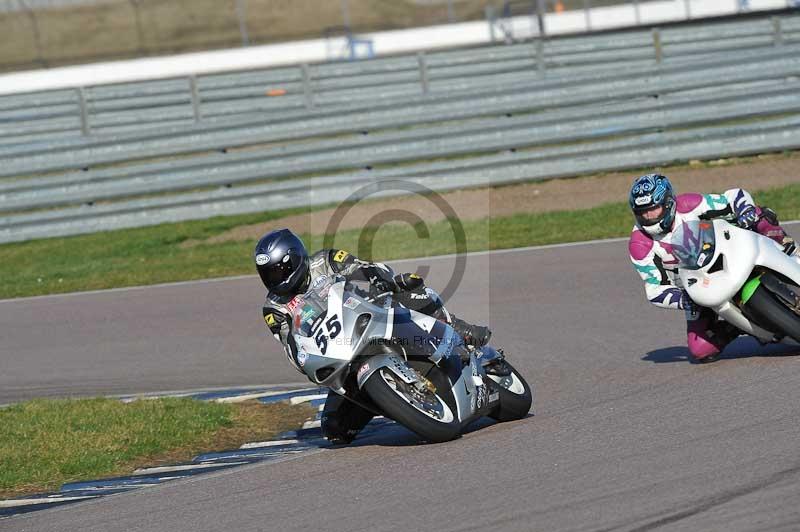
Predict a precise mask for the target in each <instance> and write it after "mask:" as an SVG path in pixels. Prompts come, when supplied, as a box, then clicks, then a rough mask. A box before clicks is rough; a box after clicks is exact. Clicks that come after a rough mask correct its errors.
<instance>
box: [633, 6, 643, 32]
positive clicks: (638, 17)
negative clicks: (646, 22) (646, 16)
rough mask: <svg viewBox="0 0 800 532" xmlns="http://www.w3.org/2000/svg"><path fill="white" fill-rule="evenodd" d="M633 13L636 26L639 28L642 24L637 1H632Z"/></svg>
mask: <svg viewBox="0 0 800 532" xmlns="http://www.w3.org/2000/svg"><path fill="white" fill-rule="evenodd" d="M633 12H634V14H635V16H636V25H637V26H640V25H641V24H642V12H641V10H640V9H639V0H633Z"/></svg>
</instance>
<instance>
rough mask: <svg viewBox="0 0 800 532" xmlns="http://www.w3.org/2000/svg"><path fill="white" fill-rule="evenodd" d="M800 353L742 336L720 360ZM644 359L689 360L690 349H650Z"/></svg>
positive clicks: (666, 361) (658, 360) (798, 349)
mask: <svg viewBox="0 0 800 532" xmlns="http://www.w3.org/2000/svg"><path fill="white" fill-rule="evenodd" d="M798 355H800V347H797V346H791V345H782V344H771V345H761V344H759V343H758V341H756V340H755V339H754V338H749V337H742V338H739V339H738V340H735V341H734V342H733V343H731V344H730V345H728V347H726V348H725V350H724V351H723V352H722V356H721V357H720V360H735V359H739V358H753V357H790V356H798ZM642 360H645V361H647V362H653V363H654V364H665V363H669V362H689V349H688V348H687V347H686V346H675V347H666V348H663V349H656V350H654V351H650V352H649V353H647V354H646V355H645V356H643V357H642Z"/></svg>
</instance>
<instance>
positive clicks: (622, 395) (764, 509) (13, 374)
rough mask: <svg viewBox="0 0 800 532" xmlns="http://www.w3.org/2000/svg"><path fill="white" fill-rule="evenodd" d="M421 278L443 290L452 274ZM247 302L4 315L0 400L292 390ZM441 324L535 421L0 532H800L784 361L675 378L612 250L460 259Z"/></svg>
mask: <svg viewBox="0 0 800 532" xmlns="http://www.w3.org/2000/svg"><path fill="white" fill-rule="evenodd" d="M430 264H431V265H432V271H431V274H430V275H429V276H428V279H429V282H430V284H431V285H432V286H441V285H443V284H444V283H445V282H446V281H447V280H448V278H449V274H450V270H451V269H452V268H451V266H452V261H451V260H436V261H432V262H431V263H430ZM400 266H401V267H402V268H403V269H408V270H410V269H413V268H412V267H411V265H410V264H408V263H405V264H401V265H400ZM256 283H257V281H256V280H255V279H244V280H233V281H230V282H218V283H205V284H190V285H183V286H175V287H168V288H164V287H161V288H152V289H144V290H137V291H128V292H117V293H109V294H93V295H79V296H70V297H65V298H47V299H38V300H28V301H21V302H17V303H2V304H0V317H1V320H2V325H0V330H2V331H3V332H2V334H3V338H2V345H3V351H4V354H3V356H2V364H3V368H2V371H0V375H2V377H0V378H2V381H0V387H2V390H3V392H2V393H3V396H2V397H3V398H5V399H6V400H9V399H14V398H19V397H24V396H27V395H28V394H30V393H48V394H64V393H76V394H82V393H87V392H91V393H95V392H100V391H116V392H123V391H134V390H135V391H138V390H151V389H157V388H159V387H160V388H162V389H163V388H179V387H200V386H207V385H221V384H225V383H231V384H233V383H235V384H242V383H249V382H254V381H256V382H270V381H276V382H277V381H280V382H285V381H287V380H295V381H296V380H297V377H296V376H295V374H294V372H293V370H291V369H290V368H288V364H287V362H286V361H285V360H284V359H283V358H282V357H283V355H282V354H280V351H279V350H278V349H277V348H276V346H272V345H271V344H270V343H268V339H267V338H265V335H264V332H263V331H262V330H261V327H262V325H261V323H260V316H259V311H258V304H259V302H260V301H259V299H260V293H259V291H258V290H257V284H256ZM449 307H450V308H451V309H453V310H454V311H456V312H457V313H459V314H460V315H462V316H463V317H465V318H466V319H471V320H474V321H479V320H481V321H482V320H486V321H488V322H489V323H490V324H491V326H492V328H493V330H494V339H493V340H494V341H493V343H494V344H495V345H497V346H502V347H504V348H505V349H506V352H507V353H508V354H509V357H510V360H511V361H512V362H513V363H514V364H515V365H516V366H517V367H518V368H519V369H520V370H521V372H522V373H523V374H524V375H526V376H527V378H528V380H529V381H530V383H531V384H533V385H534V387H535V404H534V413H535V415H533V416H530V417H528V418H527V419H524V420H521V421H518V422H512V423H505V424H488V423H486V424H484V426H483V427H481V428H479V429H478V430H474V431H472V432H470V433H468V434H466V435H465V436H464V437H463V438H461V439H459V440H457V441H453V442H449V443H446V444H439V445H424V444H420V443H419V442H418V440H417V439H416V438H415V437H414V436H413V435H412V434H410V433H409V432H407V431H405V430H404V429H402V428H401V427H393V428H391V429H388V430H386V431H384V432H382V433H379V434H378V435H376V436H371V437H369V438H363V439H359V440H356V442H355V444H354V445H352V446H350V447H346V448H339V449H333V450H327V451H323V452H321V453H318V454H314V455H311V456H307V457H303V458H301V459H296V460H288V461H285V462H281V463H277V464H264V465H254V466H249V467H245V468H240V469H235V470H231V471H227V472H225V473H220V474H216V475H208V476H201V477H196V478H193V479H191V480H186V481H174V482H171V483H168V484H165V485H162V486H158V487H154V488H147V489H142V490H138V491H136V492H132V493H126V494H121V495H115V496H110V497H106V498H103V499H100V500H96V501H90V502H87V503H78V504H75V505H72V506H67V507H64V508H56V509H52V510H47V511H43V512H37V513H34V514H30V515H26V516H20V517H15V518H11V519H8V520H4V521H0V530H3V531H5V530H14V531H20V532H22V531H36V532H47V531H59V532H60V531H63V530H81V531H84V532H92V531H98V532H100V531H102V532H115V531H126V532H134V531H145V530H146V531H154V530H170V531H171V532H181V531H192V532H195V531H201V532H202V531H209V532H210V531H220V530H236V531H237V532H242V531H264V530H276V531H282V532H284V531H293V530H297V531H308V530H340V531H348V532H354V531H361V530H364V531H386V530H403V531H405V530H437V531H456V530H458V531H461V530H504V531H505V530H520V531H522V530H524V531H531V530H535V531H611V530H615V531H616V530H620V531H646V530H669V531H675V530H692V531H695V530H704V531H708V530H725V531H745V530H746V531H756V530H787V531H788V530H798V529H800V504H798V503H800V482H799V481H800V454H799V453H798V441H800V440H799V439H798V437H799V436H800V428H798V421H800V414H799V413H798V404H800V387H799V386H797V383H798V382H800V357H798V356H794V355H795V353H798V352H799V351H798V350H797V349H792V348H786V347H770V348H761V347H759V346H758V345H757V344H756V343H755V342H753V341H751V340H748V339H740V340H738V341H737V342H735V343H734V344H733V345H732V346H731V347H730V348H729V349H728V350H726V355H725V358H724V359H723V360H721V361H719V362H717V363H714V364H710V365H702V366H699V365H692V364H689V363H688V362H687V360H686V355H687V351H686V349H685V347H684V343H685V335H684V322H683V316H682V313H681V312H670V311H664V310H659V309H656V308H654V307H651V306H650V305H649V304H648V303H647V302H646V301H645V299H644V293H643V287H642V286H641V283H640V282H639V280H638V277H637V276H636V274H635V272H634V271H633V269H632V268H631V266H630V264H629V263H628V259H627V252H626V245H625V243H624V242H613V243H600V244H592V245H584V246H576V247H563V248H557V249H543V250H528V251H515V252H510V253H496V254H491V255H481V256H471V257H470V258H469V260H468V268H467V272H466V275H465V278H464V280H463V282H462V284H461V288H460V289H459V291H458V293H457V294H456V295H455V296H454V297H453V298H452V299H451V300H450V301H449ZM17 327H19V328H20V329H22V330H16V328H17ZM9 346H10V347H11V349H8V347H9ZM9 353H13V354H14V356H13V357H10V356H9ZM21 359H25V360H21ZM7 387H8V388H7ZM31 389H32V390H33V392H31V391H30V390H31ZM9 390H10V391H9Z"/></svg>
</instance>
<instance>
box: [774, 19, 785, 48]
mask: <svg viewBox="0 0 800 532" xmlns="http://www.w3.org/2000/svg"><path fill="white" fill-rule="evenodd" d="M772 39H773V44H774V45H775V46H780V45H782V44H783V32H782V31H781V19H779V18H778V17H777V16H773V17H772Z"/></svg>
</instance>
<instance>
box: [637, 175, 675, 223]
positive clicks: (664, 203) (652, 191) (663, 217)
mask: <svg viewBox="0 0 800 532" xmlns="http://www.w3.org/2000/svg"><path fill="white" fill-rule="evenodd" d="M628 202H629V203H630V206H631V210H632V211H633V216H634V217H635V218H636V225H638V226H639V227H640V228H641V229H642V230H643V231H646V232H647V233H649V234H651V235H660V234H664V233H667V232H669V231H671V230H672V224H674V223H675V209H676V204H675V191H674V189H673V188H672V183H670V182H669V179H667V178H666V177H665V176H663V175H661V174H647V175H643V176H641V177H637V178H636V179H635V180H634V182H633V186H632V187H631V193H630V196H629V198H628Z"/></svg>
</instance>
